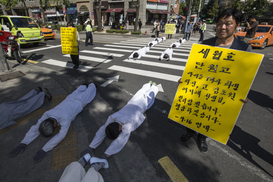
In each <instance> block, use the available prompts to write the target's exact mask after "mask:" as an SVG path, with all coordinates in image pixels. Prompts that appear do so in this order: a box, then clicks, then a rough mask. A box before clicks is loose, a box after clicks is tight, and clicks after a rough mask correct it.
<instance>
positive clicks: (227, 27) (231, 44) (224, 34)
mask: <svg viewBox="0 0 273 182" xmlns="http://www.w3.org/2000/svg"><path fill="white" fill-rule="evenodd" d="M242 17H243V15H242V12H241V11H240V10H238V9H232V8H228V9H225V10H224V11H222V12H221V13H220V14H219V15H218V19H217V24H216V37H213V38H210V39H207V40H204V41H203V42H202V44H205V45H209V46H218V47H222V48H230V49H236V50H240V51H251V46H250V45H249V44H247V43H245V42H243V41H240V40H239V39H237V38H236V37H234V32H235V31H236V29H237V28H238V27H239V26H240V23H241V20H242ZM179 82H180V80H179ZM180 83H181V82H180ZM241 101H243V100H242V99H241ZM243 102H245V101H243ZM195 133H196V134H197V145H198V147H199V149H200V151H201V152H206V151H207V150H208V146H207V143H206V138H207V137H206V136H204V135H202V134H200V133H197V132H195V131H194V130H191V129H189V128H187V132H186V134H183V135H182V136H181V137H180V140H181V141H182V142H187V141H188V140H189V139H190V138H191V137H192V136H193V135H194V134H195Z"/></svg>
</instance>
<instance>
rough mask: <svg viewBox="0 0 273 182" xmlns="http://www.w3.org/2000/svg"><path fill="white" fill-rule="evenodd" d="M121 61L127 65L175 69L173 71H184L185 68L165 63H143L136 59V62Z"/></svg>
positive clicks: (131, 60) (143, 61)
mask: <svg viewBox="0 0 273 182" xmlns="http://www.w3.org/2000/svg"><path fill="white" fill-rule="evenodd" d="M123 61H124V62H127V63H134V64H143V65H148V66H156V67H161V68H168V69H175V70H184V69H185V66H178V65H173V64H165V63H159V62H151V61H145V60H139V59H137V60H133V59H129V60H128V59H125V60H123Z"/></svg>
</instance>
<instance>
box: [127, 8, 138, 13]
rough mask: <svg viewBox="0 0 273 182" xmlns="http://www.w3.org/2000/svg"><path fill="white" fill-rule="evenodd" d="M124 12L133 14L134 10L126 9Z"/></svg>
mask: <svg viewBox="0 0 273 182" xmlns="http://www.w3.org/2000/svg"><path fill="white" fill-rule="evenodd" d="M126 12H127V13H135V12H136V9H128V10H127V11H126Z"/></svg>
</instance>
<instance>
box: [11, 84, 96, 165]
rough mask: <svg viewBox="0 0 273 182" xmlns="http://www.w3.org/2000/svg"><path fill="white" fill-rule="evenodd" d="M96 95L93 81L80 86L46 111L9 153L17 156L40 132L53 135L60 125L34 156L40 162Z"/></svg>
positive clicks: (35, 161)
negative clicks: (59, 127)
mask: <svg viewBox="0 0 273 182" xmlns="http://www.w3.org/2000/svg"><path fill="white" fill-rule="evenodd" d="M95 96H96V86H95V84H93V83H90V84H89V85H88V84H85V85H81V86H79V87H78V88H77V89H76V90H75V91H74V92H72V93H71V94H70V95H68V96H67V97H66V98H65V100H63V101H62V102H61V103H60V104H59V105H57V106H56V107H54V108H53V109H51V110H49V111H46V112H45V113H44V114H43V115H42V117H41V118H40V119H39V120H38V123H37V124H36V125H34V126H32V127H31V128H30V130H29V131H28V132H27V133H26V135H25V137H24V139H23V140H22V141H21V142H20V144H19V146H17V147H16V148H15V149H14V150H12V151H11V152H10V153H9V156H10V157H15V156H16V155H17V154H19V153H22V152H23V151H24V150H25V148H26V146H27V145H29V144H30V143H31V142H32V141H33V140H35V139H36V138H37V137H38V136H39V135H40V134H41V135H43V136H46V137H48V136H51V135H52V134H53V132H54V128H55V127H56V126H57V125H58V126H61V129H60V131H59V133H58V134H56V135H55V136H54V137H53V138H52V139H51V140H49V141H48V142H47V143H46V144H45V145H44V146H43V148H42V149H41V150H39V151H38V152H37V153H36V155H35V156H34V159H33V162H34V163H37V162H40V161H41V160H42V159H43V158H44V156H45V155H46V153H47V152H48V151H50V150H52V149H53V148H54V147H55V146H56V145H58V143H60V142H61V141H62V140H63V139H64V137H65V136H66V134H67V132H68V129H69V127H70V124H71V122H72V121H73V120H74V119H75V118H76V116H77V115H78V114H79V113H80V112H81V111H82V110H83V108H84V107H85V106H86V105H87V104H88V103H90V102H91V101H92V100H93V99H94V97H95Z"/></svg>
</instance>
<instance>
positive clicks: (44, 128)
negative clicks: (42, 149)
mask: <svg viewBox="0 0 273 182" xmlns="http://www.w3.org/2000/svg"><path fill="white" fill-rule="evenodd" d="M39 132H40V134H41V135H43V136H45V137H49V136H51V135H52V134H53V132H54V120H53V119H51V118H48V119H46V120H44V121H43V122H41V124H40V126H39Z"/></svg>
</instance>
